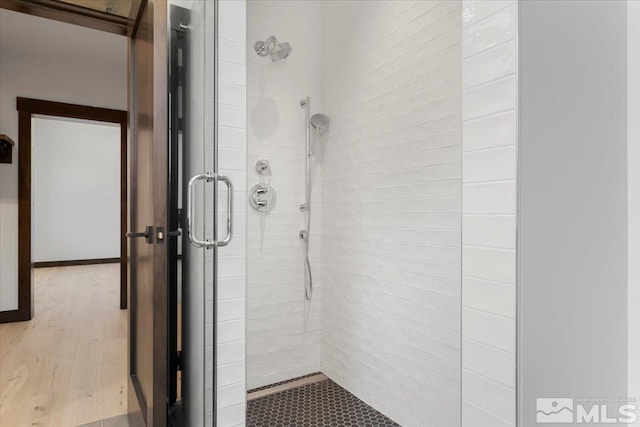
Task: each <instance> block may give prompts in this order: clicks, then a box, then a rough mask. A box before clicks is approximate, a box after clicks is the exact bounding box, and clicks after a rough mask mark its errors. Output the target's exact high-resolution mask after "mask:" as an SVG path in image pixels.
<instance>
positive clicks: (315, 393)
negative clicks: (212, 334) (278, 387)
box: [247, 379, 399, 427]
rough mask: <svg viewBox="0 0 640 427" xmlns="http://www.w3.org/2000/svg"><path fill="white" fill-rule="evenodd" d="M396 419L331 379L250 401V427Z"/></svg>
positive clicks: (369, 424)
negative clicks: (385, 414)
mask: <svg viewBox="0 0 640 427" xmlns="http://www.w3.org/2000/svg"><path fill="white" fill-rule="evenodd" d="M390 426H394V427H395V426H397V427H399V424H396V423H395V422H393V421H391V420H390V419H389V418H387V417H385V416H384V415H382V414H381V413H380V412H378V411H376V410H375V409H373V408H372V407H371V406H369V405H367V404H366V403H364V402H363V401H362V400H360V399H358V398H357V397H356V396H354V395H353V394H351V393H349V392H348V391H347V390H345V389H344V388H342V387H340V386H339V385H338V384H336V383H335V382H333V381H331V380H329V379H327V380H324V381H320V382H316V383H312V384H307V385H304V386H301V387H297V388H292V389H289V390H285V391H281V392H279V393H275V394H271V395H268V396H264V397H260V398H258V399H254V400H250V401H249V402H248V406H247V427H390Z"/></svg>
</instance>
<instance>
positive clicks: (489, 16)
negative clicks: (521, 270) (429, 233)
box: [462, 0, 517, 427]
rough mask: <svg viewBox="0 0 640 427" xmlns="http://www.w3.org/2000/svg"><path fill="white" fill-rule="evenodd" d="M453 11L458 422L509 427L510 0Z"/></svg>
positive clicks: (513, 26)
mask: <svg viewBox="0 0 640 427" xmlns="http://www.w3.org/2000/svg"><path fill="white" fill-rule="evenodd" d="M462 9H463V10H462V19H463V24H462V25H463V36H462V55H463V79H462V83H463V96H462V111H463V113H462V119H463V132H462V135H463V136H462V151H463V160H462V182H463V189H462V224H463V226H462V425H463V426H464V427H507V426H511V427H513V426H515V425H516V420H515V408H516V400H515V373H516V364H515V350H516V348H515V347H516V344H515V338H516V330H515V319H516V249H515V248H516V166H517V157H516V128H517V121H516V120H517V119H516V108H517V96H516V93H517V76H516V63H517V49H516V46H517V40H516V37H517V0H501V1H494V0H463V2H462Z"/></svg>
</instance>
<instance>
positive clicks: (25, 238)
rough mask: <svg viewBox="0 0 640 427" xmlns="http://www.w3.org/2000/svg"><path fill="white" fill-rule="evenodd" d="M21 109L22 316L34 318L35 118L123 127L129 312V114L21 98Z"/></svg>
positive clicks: (123, 304)
mask: <svg viewBox="0 0 640 427" xmlns="http://www.w3.org/2000/svg"><path fill="white" fill-rule="evenodd" d="M16 104H17V109H18V312H17V319H16V320H17V321H23V320H30V319H31V318H32V317H33V314H34V311H33V306H34V305H33V300H34V295H33V268H34V265H33V264H34V263H33V259H32V248H31V242H32V240H31V239H32V235H31V144H32V141H31V118H32V116H33V115H34V114H41V115H45V116H53V117H65V118H72V119H82V120H94V121H100V122H108V123H117V124H119V125H120V165H121V166H120V308H123V309H124V308H127V241H126V237H125V233H126V232H127V112H126V111H121V110H111V109H107V108H97V107H89V106H85V105H75V104H65V103H61V102H52V101H42V100H38V99H29V98H17V102H16Z"/></svg>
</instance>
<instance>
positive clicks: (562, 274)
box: [518, 1, 637, 427]
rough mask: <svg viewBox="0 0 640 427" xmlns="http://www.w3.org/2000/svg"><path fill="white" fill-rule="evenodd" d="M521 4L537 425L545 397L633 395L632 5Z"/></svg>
mask: <svg viewBox="0 0 640 427" xmlns="http://www.w3.org/2000/svg"><path fill="white" fill-rule="evenodd" d="M519 8H520V21H519V65H518V66H519V70H518V73H519V80H520V88H519V128H520V134H519V142H518V150H519V180H520V195H519V202H520V206H519V247H518V250H519V254H518V262H519V264H518V268H519V291H520V292H521V296H520V301H521V303H520V307H519V310H520V314H519V318H520V320H521V323H520V325H519V344H520V348H519V360H518V364H519V377H518V384H519V387H520V390H519V392H520V398H519V399H521V400H520V401H519V405H520V410H521V412H520V415H521V417H520V419H519V420H518V421H519V422H518V425H519V426H522V427H528V426H534V425H537V424H536V423H535V398H536V397H576V398H578V397H605V398H607V397H608V398H611V397H620V396H625V395H626V393H627V382H628V381H627V373H628V372H627V358H628V353H627V337H628V336H627V322H628V316H627V304H628V300H627V287H628V286H627V271H628V270H627V262H628V261H627V255H628V254H627V239H628V235H627V232H628V229H627V215H628V211H627V209H628V206H627V197H628V194H627V179H628V176H627V154H628V152H627V4H626V2H609V1H582V2H576V1H554V2H538V1H532V2H520V5H519ZM568 28H571V31H567V29H568ZM634 120H635V119H634ZM630 161H631V160H630ZM634 262H636V263H637V260H634ZM634 310H637V307H634Z"/></svg>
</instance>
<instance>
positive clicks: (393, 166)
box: [322, 1, 462, 427]
mask: <svg viewBox="0 0 640 427" xmlns="http://www.w3.org/2000/svg"><path fill="white" fill-rule="evenodd" d="M322 13H323V21H322V24H323V27H322V56H323V68H322V73H323V74H322V78H323V91H322V99H323V109H324V113H326V114H328V115H329V117H330V118H331V120H332V122H331V128H330V133H329V136H328V141H327V144H326V146H325V152H324V158H323V176H322V191H323V193H322V207H323V211H322V233H323V234H322V257H323V263H322V276H323V286H324V289H323V291H324V293H323V307H322V370H323V372H325V373H326V374H327V375H329V377H331V378H332V379H333V380H335V381H336V382H338V383H339V384H340V385H342V386H344V387H345V388H347V389H348V390H349V391H351V392H352V393H354V394H355V395H356V396H358V397H359V398H361V399H363V400H364V401H365V402H367V403H368V404H370V405H372V406H373V407H374V408H376V409H377V410H379V411H381V412H382V413H384V414H386V415H387V416H389V417H390V418H392V419H393V420H394V421H396V422H398V423H399V424H401V425H403V426H407V427H411V426H416V427H418V426H420V427H423V426H425V425H437V426H459V425H460V357H461V356H460V287H461V284H460V269H461V264H460V253H461V248H460V240H461V236H460V226H461V219H460V202H461V201H460V190H461V68H462V67H461V46H460V42H461V39H460V38H461V32H462V31H461V2H457V1H435V2H396V1H379V2H366V3H363V2H360V1H325V2H323V8H322Z"/></svg>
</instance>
